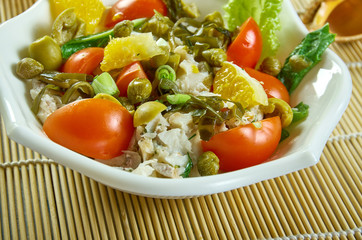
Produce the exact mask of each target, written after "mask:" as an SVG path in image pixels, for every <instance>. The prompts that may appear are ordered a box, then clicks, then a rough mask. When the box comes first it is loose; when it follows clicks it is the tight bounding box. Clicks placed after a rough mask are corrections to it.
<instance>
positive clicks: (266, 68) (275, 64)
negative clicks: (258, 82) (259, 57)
mask: <svg viewBox="0 0 362 240" xmlns="http://www.w3.org/2000/svg"><path fill="white" fill-rule="evenodd" d="M280 69H282V64H281V63H280V61H279V60H278V59H277V58H276V57H266V58H265V59H264V60H263V62H262V63H261V65H260V71H261V72H264V73H266V74H269V75H272V76H274V77H275V76H277V75H278V74H279V72H280Z"/></svg>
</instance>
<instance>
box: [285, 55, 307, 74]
mask: <svg viewBox="0 0 362 240" xmlns="http://www.w3.org/2000/svg"><path fill="white" fill-rule="evenodd" d="M289 64H290V66H291V67H292V69H293V71H294V72H300V71H302V70H304V69H306V68H307V67H309V66H310V65H311V64H312V62H311V61H309V60H308V59H306V58H305V57H303V56H301V55H293V56H291V57H290V58H289Z"/></svg>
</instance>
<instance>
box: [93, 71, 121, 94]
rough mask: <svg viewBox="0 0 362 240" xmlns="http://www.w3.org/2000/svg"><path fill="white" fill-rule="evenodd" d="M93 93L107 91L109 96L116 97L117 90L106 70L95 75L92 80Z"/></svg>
mask: <svg viewBox="0 0 362 240" xmlns="http://www.w3.org/2000/svg"><path fill="white" fill-rule="evenodd" d="M92 87H93V88H94V93H95V94H98V93H107V94H109V95H111V96H114V97H118V95H119V90H118V87H117V85H116V83H115V81H114V80H113V78H112V76H111V75H110V74H109V73H108V72H104V73H102V74H100V75H98V76H96V77H95V78H94V80H93V82H92Z"/></svg>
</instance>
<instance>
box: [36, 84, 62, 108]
mask: <svg viewBox="0 0 362 240" xmlns="http://www.w3.org/2000/svg"><path fill="white" fill-rule="evenodd" d="M47 91H50V92H52V94H53V95H57V96H61V95H62V92H61V91H60V88H59V87H58V86H55V85H53V84H47V85H46V86H45V87H44V88H43V89H42V90H41V91H40V92H39V93H38V95H37V96H36V97H35V99H34V101H33V104H32V106H31V111H32V112H33V113H34V114H35V115H36V114H38V112H39V108H40V102H41V99H42V97H43V96H44V94H45V93H46V92H47Z"/></svg>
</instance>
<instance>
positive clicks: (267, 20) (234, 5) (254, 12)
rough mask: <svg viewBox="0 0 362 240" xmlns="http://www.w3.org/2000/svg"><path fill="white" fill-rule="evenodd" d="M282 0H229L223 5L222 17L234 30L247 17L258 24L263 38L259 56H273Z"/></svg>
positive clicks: (277, 44) (276, 47)
mask: <svg viewBox="0 0 362 240" xmlns="http://www.w3.org/2000/svg"><path fill="white" fill-rule="evenodd" d="M282 2H283V0H229V2H228V3H227V4H226V5H225V6H224V10H225V14H224V19H225V21H226V24H227V28H228V30H230V31H234V30H235V29H236V27H238V26H240V25H241V24H243V22H244V21H245V20H246V19H248V18H249V17H253V18H254V20H255V21H256V23H257V24H258V25H259V28H260V31H261V34H262V38H263V51H262V54H261V57H260V61H262V60H263V59H264V58H265V57H268V56H273V55H275V54H276V52H277V50H278V48H279V39H278V37H277V32H278V31H279V29H280V26H281V25H280V17H279V15H280V11H281V9H282Z"/></svg>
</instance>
